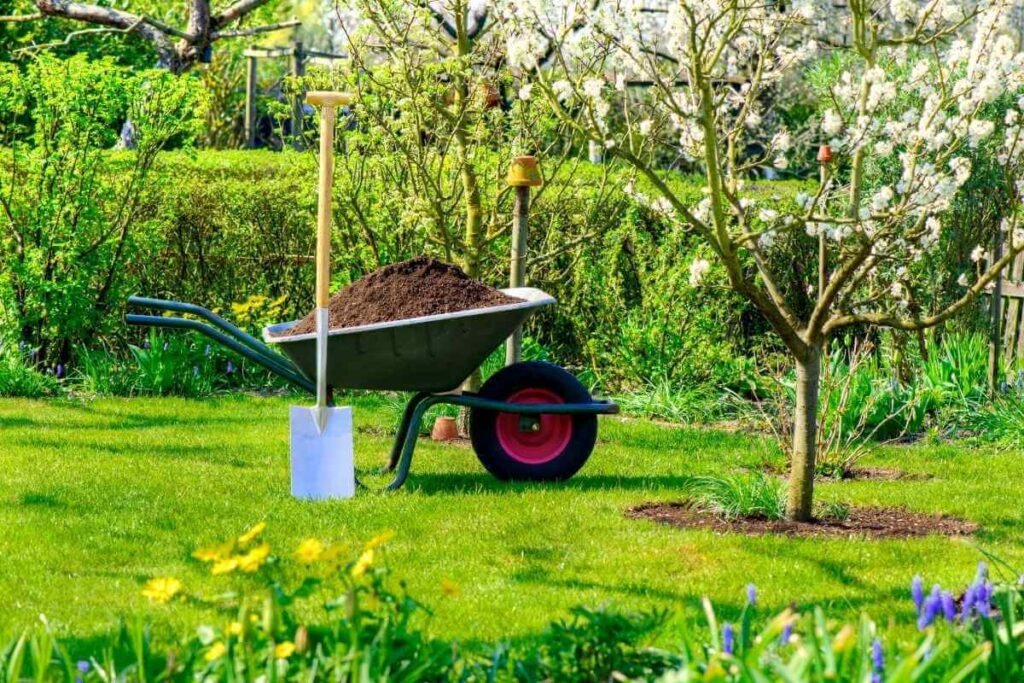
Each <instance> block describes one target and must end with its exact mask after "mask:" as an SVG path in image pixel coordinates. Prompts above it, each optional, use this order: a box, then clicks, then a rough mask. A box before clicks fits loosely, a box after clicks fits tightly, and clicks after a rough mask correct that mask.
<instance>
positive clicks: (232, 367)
mask: <svg viewBox="0 0 1024 683" xmlns="http://www.w3.org/2000/svg"><path fill="white" fill-rule="evenodd" d="M234 373H235V364H234V363H232V362H231V361H228V374H229V375H233V374H234Z"/></svg>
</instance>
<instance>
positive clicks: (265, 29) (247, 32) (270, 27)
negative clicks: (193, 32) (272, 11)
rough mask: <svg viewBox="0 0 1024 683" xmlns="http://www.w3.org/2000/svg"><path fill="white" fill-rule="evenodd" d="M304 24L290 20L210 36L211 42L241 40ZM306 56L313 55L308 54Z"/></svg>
mask: <svg viewBox="0 0 1024 683" xmlns="http://www.w3.org/2000/svg"><path fill="white" fill-rule="evenodd" d="M301 23H302V22H301V21H299V20H298V19H289V20H288V21H281V22H278V23H276V24H267V25H266V26H254V27H252V28H246V29H239V30H237V31H216V32H214V33H211V34H210V40H211V41H212V40H221V39H224V38H240V37H242V36H254V35H256V34H258V33H269V32H271V31H280V30H281V29H284V28H292V27H293V26H298V25H299V24H301ZM306 54H312V53H311V52H307V53H306Z"/></svg>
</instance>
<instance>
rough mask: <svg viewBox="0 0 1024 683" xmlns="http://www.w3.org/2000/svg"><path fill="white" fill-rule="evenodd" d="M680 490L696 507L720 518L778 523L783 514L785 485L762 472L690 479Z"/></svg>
mask: <svg viewBox="0 0 1024 683" xmlns="http://www.w3.org/2000/svg"><path fill="white" fill-rule="evenodd" d="M683 491H684V493H685V494H686V496H687V497H688V498H689V499H690V500H691V501H692V502H693V504H694V505H695V506H696V507H698V508H699V509H701V510H705V511H707V512H711V513H713V514H715V515H718V516H720V517H722V518H723V519H730V520H732V519H738V518H747V519H768V520H778V519H783V518H784V517H785V515H786V487H785V484H784V483H783V481H782V480H781V479H779V478H777V477H773V476H770V475H768V474H765V473H764V472H756V473H754V474H753V475H744V474H732V475H728V476H724V477H711V476H708V477H693V478H691V479H688V480H687V481H686V482H685V483H684V484H683Z"/></svg>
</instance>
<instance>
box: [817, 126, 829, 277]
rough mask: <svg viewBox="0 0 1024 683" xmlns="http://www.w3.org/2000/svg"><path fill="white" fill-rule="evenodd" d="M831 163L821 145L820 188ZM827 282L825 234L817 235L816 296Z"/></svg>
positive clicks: (827, 153)
mask: <svg viewBox="0 0 1024 683" xmlns="http://www.w3.org/2000/svg"><path fill="white" fill-rule="evenodd" d="M830 161H832V148H831V147H830V146H828V145H822V146H821V147H819V148H818V163H819V164H821V186H822V187H824V186H825V183H827V182H828V162H830ZM827 281H828V245H827V244H826V242H825V234H824V233H822V234H819V235H818V296H821V293H822V292H824V291H825V283H826V282H827Z"/></svg>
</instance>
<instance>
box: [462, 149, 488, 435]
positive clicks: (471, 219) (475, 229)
mask: <svg viewBox="0 0 1024 683" xmlns="http://www.w3.org/2000/svg"><path fill="white" fill-rule="evenodd" d="M456 140H457V141H459V163H460V164H461V165H462V189H463V192H464V193H465V202H466V243H465V254H464V256H463V259H462V266H463V269H464V270H465V271H466V275H468V276H469V277H471V278H473V279H474V280H476V279H479V278H480V276H481V268H480V253H481V250H482V248H483V237H484V234H483V208H482V207H481V202H480V184H479V183H478V182H477V178H476V173H475V172H474V170H473V168H472V167H471V166H470V165H469V158H468V154H467V150H466V147H465V141H464V137H463V136H460V135H456ZM481 384H483V376H482V374H481V373H480V368H477V369H476V370H474V371H473V374H471V375H470V376H469V377H467V378H466V381H465V382H464V383H463V384H462V389H463V391H474V392H475V391H479V390H480V386H481ZM456 425H457V426H458V430H459V434H460V435H461V436H469V409H468V408H466V407H463V408H460V409H459V417H458V419H457V420H456Z"/></svg>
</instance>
